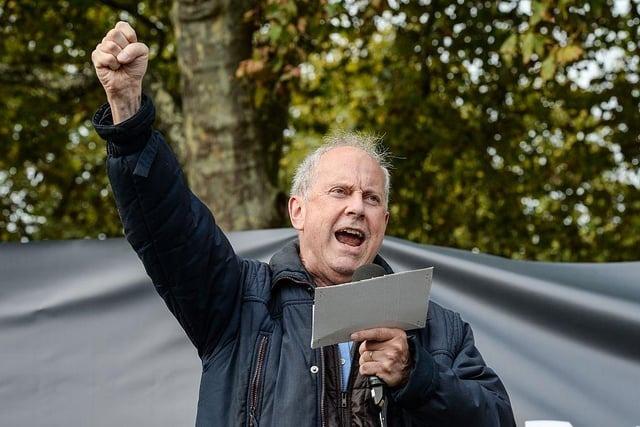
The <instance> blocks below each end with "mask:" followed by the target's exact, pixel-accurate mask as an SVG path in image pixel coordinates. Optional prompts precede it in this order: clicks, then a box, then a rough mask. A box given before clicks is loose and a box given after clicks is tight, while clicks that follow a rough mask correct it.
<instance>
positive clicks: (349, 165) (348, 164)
mask: <svg viewBox="0 0 640 427" xmlns="http://www.w3.org/2000/svg"><path fill="white" fill-rule="evenodd" d="M384 179H385V178H384V172H383V170H382V167H381V166H380V164H378V162H377V161H376V160H375V159H374V158H373V157H371V156H370V155H369V154H368V153H367V152H365V151H363V150H361V149H359V148H356V147H336V148H333V149H331V150H329V151H327V152H326V153H324V154H323V155H322V156H321V157H320V159H319V161H318V164H317V165H316V167H315V169H314V171H313V184H312V186H314V185H315V184H320V185H322V184H325V185H326V184H330V183H344V184H348V185H357V186H362V187H367V188H368V189H375V190H376V191H380V192H381V193H383V192H384Z"/></svg>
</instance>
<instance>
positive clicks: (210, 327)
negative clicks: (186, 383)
mask: <svg viewBox="0 0 640 427" xmlns="http://www.w3.org/2000/svg"><path fill="white" fill-rule="evenodd" d="M154 118H155V109H154V106H153V103H152V102H151V100H150V99H149V98H148V97H146V96H144V97H143V99H142V104H141V107H140V110H139V111H138V112H137V113H136V114H135V115H134V116H133V117H131V118H129V119H128V120H126V121H124V122H122V123H119V124H118V125H115V126H114V125H113V120H112V117H111V111H110V109H109V106H108V105H106V104H105V105H103V106H102V107H101V108H100V109H99V110H98V111H97V112H96V114H95V116H94V117H93V124H94V127H95V129H96V131H97V132H98V134H99V135H100V136H101V137H102V138H103V139H106V140H107V152H108V157H107V172H108V175H109V180H110V182H111V186H112V188H113V193H114V196H115V199H116V205H117V208H118V212H119V214H120V219H121V220H122V224H123V226H124V232H125V235H126V238H127V240H128V241H129V243H130V244H131V246H132V247H133V249H134V250H135V251H136V253H137V254H138V257H139V258H140V259H141V260H142V262H143V264H144V267H145V270H146V271H147V274H148V275H149V276H150V277H151V279H152V281H153V284H154V286H155V287H156V290H157V291H158V293H159V294H160V296H162V298H163V299H164V301H165V303H166V304H167V306H168V307H169V310H171V312H172V313H173V314H174V316H175V317H176V318H177V319H178V321H179V322H180V325H181V326H182V327H183V328H184V330H185V332H186V333H187V335H188V337H189V339H190V340H191V341H192V342H193V344H194V345H195V346H196V348H197V350H198V354H199V355H200V357H204V356H206V355H209V354H211V352H213V350H214V349H215V348H216V346H218V345H219V344H224V343H225V342H228V341H229V340H230V339H232V338H233V337H234V336H235V332H236V330H237V328H238V321H239V305H240V297H241V285H240V283H241V275H242V269H241V260H240V259H239V258H238V257H237V256H236V254H235V253H234V251H233V249H232V247H231V245H230V244H229V241H228V240H227V238H226V237H225V235H224V234H223V232H222V231H221V230H220V228H219V227H218V226H217V225H216V224H215V221H214V219H213V216H212V215H211V212H210V211H209V210H208V209H207V207H206V206H205V205H204V204H203V203H202V202H201V201H200V200H199V199H198V198H197V197H196V196H195V195H194V194H193V193H192V192H191V191H190V190H189V188H188V187H187V185H186V183H185V179H184V176H183V174H182V171H181V169H180V166H179V164H178V162H177V160H176V158H175V156H174V154H173V153H172V151H171V149H170V148H169V146H168V145H167V144H166V142H165V141H164V138H163V137H162V135H161V134H160V133H159V132H157V131H154V130H153V129H152V124H153V121H154Z"/></svg>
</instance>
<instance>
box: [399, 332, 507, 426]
mask: <svg viewBox="0 0 640 427" xmlns="http://www.w3.org/2000/svg"><path fill="white" fill-rule="evenodd" d="M461 322H462V321H461ZM462 328H463V329H462V333H463V341H462V345H461V346H460V349H459V351H458V352H457V354H445V353H447V352H444V351H443V352H438V351H436V352H434V355H432V354H431V353H429V352H428V351H427V350H426V349H425V348H424V347H423V346H422V345H420V344H419V343H417V342H416V339H415V337H410V339H409V347H410V349H411V353H412V356H413V367H412V370H411V373H410V375H409V381H408V382H407V384H405V385H404V387H402V388H400V389H396V390H392V393H391V398H392V399H393V400H394V402H395V403H396V404H398V405H400V406H401V407H403V408H404V409H405V410H406V411H408V412H409V414H411V417H412V418H413V419H414V421H415V422H416V423H417V424H418V425H423V424H429V425H434V426H447V427H454V426H461V427H462V426H477V427H482V426H486V427H497V426H501V427H504V426H509V427H510V426H514V427H515V425H516V424H515V420H514V418H513V412H512V410H511V403H510V402H509V397H508V395H507V392H506V390H505V388H504V386H503V385H502V382H501V381H500V378H498V376H497V375H496V374H495V372H493V370H491V369H490V368H489V367H487V366H486V365H485V363H484V360H483V359H482V356H481V355H480V353H479V352H478V349H477V348H476V346H475V344H474V340H473V332H472V331H471V327H470V326H469V324H468V323H466V322H464V323H463V326H462ZM438 353H440V356H442V357H444V358H445V359H446V358H447V357H451V358H452V359H453V363H452V364H451V367H448V366H445V364H442V363H439V362H438V361H436V357H438Z"/></svg>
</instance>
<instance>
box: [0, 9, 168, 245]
mask: <svg viewBox="0 0 640 427" xmlns="http://www.w3.org/2000/svg"><path fill="white" fill-rule="evenodd" d="M168 6H170V5H169V4H168V2H166V1H165V2H161V1H148V2H144V3H140V4H138V6H137V8H136V7H134V8H131V7H130V6H127V5H126V3H125V2H123V3H122V5H118V4H116V3H115V2H113V1H103V2H83V1H52V2H36V1H4V2H2V3H0V33H1V35H2V38H1V41H0V99H1V100H2V102H1V104H2V113H1V114H0V240H23V241H25V240H30V239H67V238H83V237H93V238H104V237H107V236H118V235H120V234H121V226H120V221H119V219H118V215H117V212H116V210H115V206H114V204H113V198H112V197H111V195H110V189H109V187H108V182H107V179H106V173H105V167H104V159H105V155H106V153H105V149H104V143H103V142H102V141H101V140H100V139H99V138H98V137H97V136H96V135H95V133H94V132H93V130H92V127H91V124H90V118H91V115H92V114H93V112H94V111H95V109H96V108H97V106H99V105H100V104H101V103H103V102H104V101H105V99H104V94H103V91H102V90H101V88H100V87H99V84H98V82H97V79H96V78H95V75H94V72H93V68H92V66H91V62H90V55H91V52H92V51H93V49H94V47H95V45H96V44H97V43H98V42H99V41H100V40H101V39H102V37H103V35H104V34H105V33H106V31H107V30H108V29H109V28H111V27H112V26H113V25H114V24H115V22H117V20H118V19H128V20H130V21H132V22H134V23H137V26H136V28H138V31H139V33H140V36H141V37H144V38H145V39H146V40H154V41H155V42H154V43H153V44H152V47H153V48H154V49H155V52H156V53H157V52H160V53H161V54H162V55H163V57H164V60H162V58H161V59H158V60H157V61H156V63H155V64H154V66H155V69H154V73H155V75H156V76H157V77H156V78H162V79H164V81H166V82H167V83H166V84H167V86H169V87H170V88H171V85H172V84H173V90H174V91H175V90H176V87H177V85H176V83H177V78H176V76H177V72H176V71H174V70H175V64H174V63H175V61H174V56H173V55H172V54H171V46H170V42H169V40H168V39H169V36H170V34H169V33H167V31H168V29H169V28H168V25H167V20H168V18H167V16H166V14H167V11H168V9H169V7H168ZM125 9H129V10H130V12H126V11H125ZM167 63H169V64H170V67H169V69H168V70H167V66H166V64H167ZM152 78H153V77H152Z"/></svg>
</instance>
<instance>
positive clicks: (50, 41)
mask: <svg viewBox="0 0 640 427" xmlns="http://www.w3.org/2000/svg"><path fill="white" fill-rule="evenodd" d="M180 3H181V2H179V1H176V5H177V7H176V8H174V11H177V12H175V13H174V22H176V25H175V26H173V25H171V19H170V16H169V15H170V14H169V10H170V7H169V2H168V1H155V2H154V1H145V2H137V3H136V4H135V6H131V5H130V4H129V3H125V2H122V4H120V3H117V2H114V1H111V0H108V1H107V0H103V1H101V2H96V3H94V4H91V5H87V4H86V2H80V1H55V2H50V3H48V4H47V5H44V6H43V5H37V6H36V2H29V1H22V2H17V1H5V2H3V3H0V21H1V31H2V34H3V41H2V42H1V43H2V44H1V46H2V48H1V50H0V58H1V61H0V64H1V65H0V66H1V67H3V69H2V70H0V71H1V72H0V98H1V99H2V100H3V101H2V103H3V114H2V116H1V117H0V138H1V139H0V140H1V141H7V143H2V146H1V147H0V208H1V209H2V212H1V215H0V238H2V239H3V240H16V239H19V238H23V239H32V238H33V239H40V238H71V237H84V236H87V237H96V236H101V235H106V236H114V235H118V234H119V232H120V231H119V230H120V228H119V227H120V226H119V222H118V221H117V214H116V213H115V211H114V209H113V206H112V203H111V199H110V196H108V187H107V183H106V180H105V177H104V172H103V170H102V166H101V165H102V163H103V161H104V154H103V148H102V145H101V144H100V143H99V142H98V140H97V137H96V136H95V135H94V134H93V133H92V132H91V130H90V127H89V123H88V118H89V116H90V114H91V112H92V111H93V110H94V109H95V107H96V105H98V104H99V103H100V102H102V99H103V97H102V94H101V91H100V89H99V88H98V86H97V82H96V81H95V79H94V78H93V73H92V70H91V66H90V63H89V54H90V52H91V50H92V49H93V47H94V45H95V43H96V41H98V40H99V39H100V38H101V37H102V34H103V33H104V32H105V31H106V29H108V28H109V27H111V26H112V25H113V23H114V22H115V20H117V19H126V20H129V21H130V22H132V23H133V24H134V25H135V26H136V29H137V31H138V32H139V33H140V39H142V40H145V41H147V42H148V43H149V44H150V45H151V48H152V54H153V56H152V58H153V59H152V61H153V62H152V64H151V67H150V70H151V73H150V76H149V78H148V81H147V83H146V90H147V91H148V92H150V93H152V95H153V96H154V98H155V100H156V103H157V104H158V110H159V120H158V125H159V127H160V128H161V129H162V130H163V131H164V132H165V134H167V135H169V137H170V140H171V141H172V142H173V143H174V146H175V147H176V149H177V151H178V152H179V154H180V155H181V157H182V158H183V159H185V166H186V168H187V174H188V175H189V176H190V179H191V180H192V181H194V180H195V178H194V177H195V176H197V175H198V174H199V173H200V172H199V170H200V169H201V166H202V165H201V164H200V165H198V162H191V163H190V161H189V157H190V155H191V154H189V153H197V152H198V150H197V148H198V146H200V144H199V143H195V144H194V142H193V141H195V140H192V141H191V142H190V141H189V138H190V137H191V136H190V135H191V134H192V133H193V132H187V133H186V136H184V135H185V132H184V131H183V119H182V117H183V114H186V115H188V114H193V112H194V111H195V110H194V109H191V110H189V109H187V110H185V112H184V113H183V108H182V106H183V105H186V104H187V103H188V102H192V101H187V100H186V99H185V98H184V97H185V96H192V95H193V93H190V92H188V91H187V92H184V91H182V90H181V88H180V85H179V73H180V71H179V69H178V67H177V65H176V53H180V49H184V51H183V52H189V47H188V46H187V45H185V43H187V44H188V43H192V42H193V40H191V39H193V38H197V37H198V34H201V35H202V34H203V33H202V32H199V31H197V30H195V31H192V32H189V31H188V30H185V25H192V23H193V21H194V20H195V19H196V18H197V17H196V18H194V17H189V14H185V13H183V14H182V15H181V14H180ZM186 3H187V2H185V4H186ZM188 3H189V4H191V3H193V2H188ZM205 3H211V4H219V5H221V7H222V9H215V10H214V11H213V12H215V13H213V12H212V14H208V15H207V14H204V15H207V16H206V18H207V19H213V18H214V17H215V16H216V13H222V12H220V11H221V10H222V11H224V10H226V9H225V8H228V7H229V5H228V4H227V3H226V2H205ZM193 4H194V5H196V11H197V10H198V9H197V5H199V3H197V2H196V3H193ZM638 9H639V6H638V5H637V4H635V3H633V4H632V3H631V2H628V1H623V0H616V1H613V0H610V1H604V0H602V1H592V2H589V3H584V2H578V1H567V0H561V1H551V0H546V1H531V2H519V1H515V0H514V1H499V2H486V1H464V2H463V1H458V2H441V1H437V0H399V1H388V2H383V1H380V0H370V1H364V0H344V1H326V0H325V1H297V2H287V1H277V0H261V1H256V2H251V3H245V2H243V4H242V7H240V8H239V9H237V10H236V12H234V13H235V15H233V19H235V20H236V21H234V22H239V21H238V20H241V22H242V23H243V25H240V26H238V27H237V28H238V29H237V31H243V34H241V35H236V36H238V37H240V38H241V39H242V40H245V42H244V43H245V44H243V45H242V46H243V47H242V49H244V50H242V49H240V50H239V51H241V52H243V53H242V54H241V55H236V56H234V59H233V61H231V63H232V65H233V64H236V63H237V65H233V67H235V77H236V80H237V82H236V83H237V84H239V85H242V90H243V92H242V93H243V94H244V95H243V96H249V97H250V100H249V101H247V100H246V99H245V100H243V102H245V104H243V105H247V106H248V108H249V109H251V110H252V111H251V114H250V115H249V118H248V119H246V118H245V119H242V120H245V121H246V120H249V121H250V122H251V126H250V129H252V133H254V134H256V135H259V137H256V136H255V135H254V136H253V137H252V138H248V141H253V143H254V144H255V146H254V147H253V148H252V150H257V152H258V153H260V156H261V157H260V158H261V159H264V164H263V165H262V167H263V168H264V172H263V173H265V174H266V176H267V181H269V182H270V183H271V184H270V185H272V186H273V187H276V186H277V187H279V189H280V190H279V193H278V194H279V196H278V197H277V198H278V200H280V201H282V200H284V194H285V192H286V188H287V185H288V182H289V180H290V177H291V173H292V169H293V166H294V165H295V164H296V163H297V161H298V160H299V159H300V158H301V157H302V156H303V155H304V153H306V152H307V151H308V150H309V149H311V148H312V147H313V146H315V145H317V144H318V143H319V141H320V138H321V135H322V134H324V133H326V132H327V131H330V130H332V129H336V128H341V129H357V130H367V131H374V132H378V133H380V134H384V135H385V142H386V144H387V145H388V146H389V147H390V149H391V151H392V152H393V153H394V154H395V155H396V156H397V159H396V161H395V170H394V187H395V190H394V192H393V193H392V201H391V207H390V209H391V213H392V220H391V223H390V230H389V231H390V234H393V235H397V236H400V237H405V238H409V239H411V240H414V241H419V242H425V243H432V244H439V245H445V246H453V247H460V248H466V249H472V250H477V251H482V252H488V253H494V254H498V255H503V256H508V257H514V258H527V259H540V260H555V261H585V260H590V261H594V260H597V261H605V260H608V261H612V260H630V259H638V258H640V249H639V248H640V245H639V244H638V242H639V240H640V238H639V237H637V233H634V231H635V230H637V229H638V227H639V226H640V197H639V195H638V189H639V188H640V177H639V171H638V162H639V159H640V153H639V150H640V148H639V145H638V142H639V135H640V132H639V131H640V129H639V126H640V125H639V124H638V122H637V120H635V118H636V117H637V114H638V99H639V97H640V90H639V89H638V88H637V83H638V80H639V79H638V65H639V63H640V60H639V57H638V54H637V49H638V37H639V35H638V30H639V26H640V15H639V10H638ZM200 10H203V9H200ZM238 11H241V12H242V13H241V16H240V15H239V13H238ZM192 12H193V11H192ZM196 15H197V14H196ZM181 16H182V18H180V17H181ZM176 17H177V18H176ZM185 17H186V19H184V18H185ZM198 17H199V18H202V17H203V16H202V15H198ZM176 19H177V21H176ZM180 19H183V21H181V20H180ZM173 28H175V29H177V30H178V34H179V36H180V35H182V37H184V36H185V35H187V34H188V38H187V39H184V38H183V39H180V37H178V43H179V45H178V46H177V45H176V43H175V42H174V35H173V32H172V29H173ZM191 28H194V27H191ZM225 28H227V29H228V28H229V26H227V27H225ZM233 28H236V27H233ZM249 30H250V31H251V32H252V36H251V38H249V39H247V31H249ZM229 31H231V30H229ZM234 31H235V29H234ZM49 34H52V35H55V36H53V37H51V36H49ZM221 34H222V33H221ZM219 35H220V34H219ZM243 37H244V38H243ZM190 40H191V41H190ZM222 40H224V38H223V39H222ZM246 40H249V42H250V44H251V45H252V51H251V50H249V49H247V44H246ZM200 42H206V40H204V41H203V40H201V41H200ZM196 43H197V41H196ZM183 55H184V53H183ZM178 56H179V55H178ZM245 56H246V59H243V57H245ZM183 58H184V57H183ZM182 62H183V66H182V71H183V73H185V70H186V69H185V67H184V63H185V62H188V61H185V60H184V59H183V60H182ZM230 70H231V71H233V68H228V67H227V69H226V71H225V73H226V75H229V74H230ZM205 79H206V77H205ZM191 92H193V91H191ZM196 92H197V91H196ZM196 95H197V93H196ZM201 95H202V94H201ZM201 98H202V96H201ZM205 101H206V99H200V100H199V101H198V102H205ZM212 102H220V101H219V100H218V101H215V100H214V99H212ZM194 105H199V104H194ZM196 110H197V109H196ZM215 110H216V107H215V105H214V106H210V107H209V108H208V109H207V110H206V111H204V112H203V115H201V116H200V118H199V119H198V120H206V117H208V116H210V115H211V114H213V111H215ZM283 135H284V137H283ZM190 144H191V146H190ZM256 147H257V148H256ZM201 151H204V154H203V155H204V156H207V155H209V153H210V152H211V149H210V148H207V149H205V150H201ZM218 155H220V156H223V155H224V154H220V153H219V154H218ZM222 158H224V157H222ZM204 175H206V174H204ZM261 179H262V178H261ZM263 180H264V179H263ZM206 181H207V180H203V185H206ZM197 191H198V190H197V189H196V192H197ZM274 194H275V193H271V196H269V197H271V198H273V197H276V196H275V195H274ZM268 211H269V210H268V209H265V212H268ZM269 215H272V214H269ZM280 217H281V221H282V223H283V224H284V212H282V211H281V212H280ZM269 221H270V223H273V219H270V220H269Z"/></svg>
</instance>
